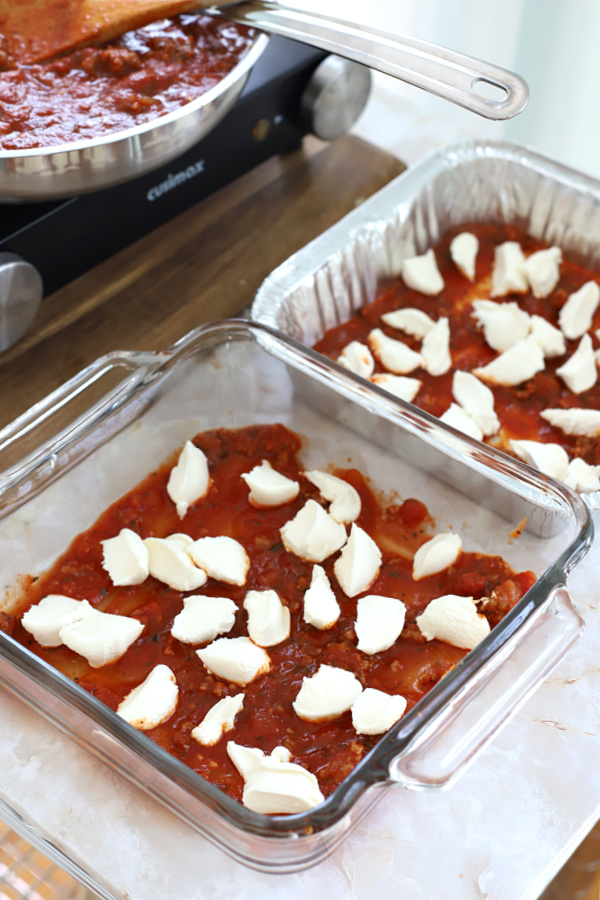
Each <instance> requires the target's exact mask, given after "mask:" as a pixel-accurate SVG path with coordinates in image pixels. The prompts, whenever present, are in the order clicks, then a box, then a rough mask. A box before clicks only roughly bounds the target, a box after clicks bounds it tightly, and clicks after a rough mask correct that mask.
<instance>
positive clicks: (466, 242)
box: [450, 231, 479, 281]
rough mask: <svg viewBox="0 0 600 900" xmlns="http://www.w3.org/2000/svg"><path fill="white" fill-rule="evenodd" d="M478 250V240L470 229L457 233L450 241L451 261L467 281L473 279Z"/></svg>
mask: <svg viewBox="0 0 600 900" xmlns="http://www.w3.org/2000/svg"><path fill="white" fill-rule="evenodd" d="M478 252H479V241H478V240H477V238H476V237H475V235H474V234H471V232H470V231H463V232H462V233H461V234H457V235H456V237H455V238H452V241H451V242H450V256H451V257H452V262H453V263H454V265H455V266H456V268H457V269H458V271H459V272H460V273H461V274H462V275H464V276H465V278H467V279H468V280H469V281H475V261H476V259H477V253H478Z"/></svg>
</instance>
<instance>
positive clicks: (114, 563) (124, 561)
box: [100, 528, 150, 587]
mask: <svg viewBox="0 0 600 900" xmlns="http://www.w3.org/2000/svg"><path fill="white" fill-rule="evenodd" d="M100 543H101V544H102V552H103V561H102V567H103V569H105V570H106V571H107V572H108V574H109V577H110V580H111V581H112V583H113V584H114V585H117V586H118V587H127V586H128V585H132V584H141V583H142V582H143V581H145V580H146V578H147V577H148V575H149V571H150V570H149V568H148V548H147V547H146V546H145V544H144V542H143V540H142V538H141V537H140V536H139V534H136V533H135V531H131V529H130V528H122V529H121V531H120V532H119V534H118V535H116V537H112V538H108V539H107V540H105V541H100Z"/></svg>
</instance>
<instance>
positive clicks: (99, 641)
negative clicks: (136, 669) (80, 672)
mask: <svg viewBox="0 0 600 900" xmlns="http://www.w3.org/2000/svg"><path fill="white" fill-rule="evenodd" d="M143 630H144V626H143V624H142V622H140V621H138V619H131V618H130V617H129V616H117V615H114V614H113V613H104V612H100V610H98V609H93V610H92V611H91V612H88V613H87V615H85V616H84V617H83V618H82V619H79V621H77V622H72V623H71V624H70V625H63V627H62V628H61V629H60V639H61V641H62V642H63V644H66V646H67V647H69V648H70V649H71V650H73V651H74V652H75V653H78V654H79V655H80V656H85V658H86V659H87V661H88V662H89V664H90V666H91V667H92V669H99V668H100V667H101V666H106V665H108V664H109V663H113V662H115V661H116V660H117V659H120V658H121V657H122V656H123V654H124V653H126V652H127V650H128V649H129V647H131V645H132V644H133V643H134V641H137V639H138V638H139V636H140V634H141V633H142V631H143Z"/></svg>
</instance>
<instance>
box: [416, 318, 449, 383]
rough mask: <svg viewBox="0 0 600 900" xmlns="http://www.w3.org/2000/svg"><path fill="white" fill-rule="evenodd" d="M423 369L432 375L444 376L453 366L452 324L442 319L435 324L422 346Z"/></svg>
mask: <svg viewBox="0 0 600 900" xmlns="http://www.w3.org/2000/svg"><path fill="white" fill-rule="evenodd" d="M421 356H422V357H423V368H424V369H425V371H427V372H429V374H430V375H444V374H445V373H446V372H447V371H448V369H449V368H450V367H451V366H452V357H451V356H450V323H449V321H448V319H446V318H441V319H438V321H437V322H436V323H435V325H434V327H433V328H432V329H431V331H430V332H429V334H427V335H425V339H424V340H423V343H422V345H421Z"/></svg>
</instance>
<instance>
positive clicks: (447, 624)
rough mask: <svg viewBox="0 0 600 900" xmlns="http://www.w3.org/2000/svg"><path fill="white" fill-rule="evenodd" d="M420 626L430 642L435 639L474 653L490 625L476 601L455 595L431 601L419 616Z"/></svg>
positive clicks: (447, 595) (487, 632) (488, 631)
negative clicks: (478, 610) (480, 612)
mask: <svg viewBox="0 0 600 900" xmlns="http://www.w3.org/2000/svg"><path fill="white" fill-rule="evenodd" d="M417 625H418V627H419V630H420V631H421V634H422V635H423V636H424V637H425V638H427V640H428V641H432V640H434V638H435V639H437V640H438V641H444V642H445V643H446V644H452V645H453V646H454V647H461V648H462V649H463V650H472V649H473V647H475V646H476V645H477V644H478V643H479V642H480V641H482V640H483V638H484V637H486V635H488V634H489V633H490V625H489V622H488V620H487V619H486V617H485V616H482V615H479V613H478V612H477V607H476V606H475V604H474V602H473V598H472V597H459V596H457V595H456V594H446V595H445V596H443V597H436V599H435V600H432V601H431V603H429V604H428V606H427V607H426V608H425V610H424V612H422V613H421V615H420V616H417Z"/></svg>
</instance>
